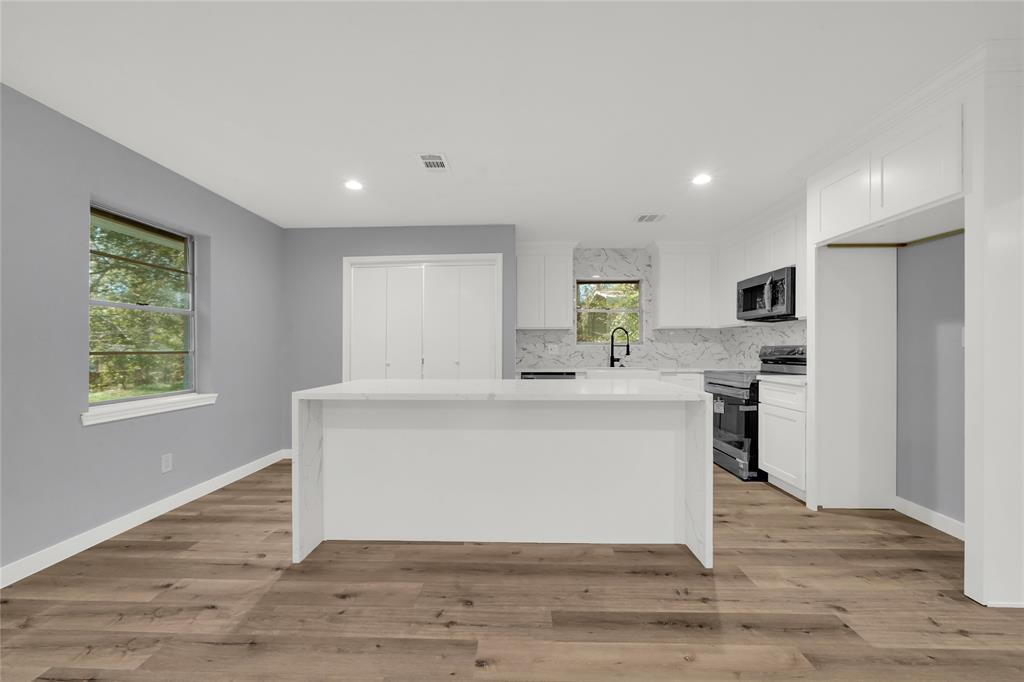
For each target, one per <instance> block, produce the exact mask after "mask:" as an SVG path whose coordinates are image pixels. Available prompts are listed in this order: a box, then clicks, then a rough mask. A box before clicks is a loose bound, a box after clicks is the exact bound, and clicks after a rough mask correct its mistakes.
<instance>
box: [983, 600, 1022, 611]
mask: <svg viewBox="0 0 1024 682" xmlns="http://www.w3.org/2000/svg"><path fill="white" fill-rule="evenodd" d="M985 606H988V607H989V608H993V609H1024V601H990V602H985Z"/></svg>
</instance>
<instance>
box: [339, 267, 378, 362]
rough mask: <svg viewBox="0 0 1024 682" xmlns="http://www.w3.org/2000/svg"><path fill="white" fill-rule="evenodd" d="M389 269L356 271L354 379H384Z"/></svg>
mask: <svg viewBox="0 0 1024 682" xmlns="http://www.w3.org/2000/svg"><path fill="white" fill-rule="evenodd" d="M387 278H388V271H387V268H382V267H379V268H374V267H366V268H352V276H351V278H350V281H349V286H350V287H352V291H351V292H350V293H349V296H348V300H349V301H351V306H352V314H351V318H350V324H351V327H352V329H351V333H350V334H349V343H350V344H351V346H352V347H351V348H350V349H349V358H350V366H349V376H347V377H345V380H346V381H352V380H354V379H383V378H384V377H385V376H386V374H385V367H384V363H385V362H386V357H385V348H386V347H387V316H386V311H387V291H388V287H387Z"/></svg>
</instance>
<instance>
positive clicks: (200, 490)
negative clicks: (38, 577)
mask: <svg viewBox="0 0 1024 682" xmlns="http://www.w3.org/2000/svg"><path fill="white" fill-rule="evenodd" d="M290 457H291V450H278V451H277V452H272V453H270V454H269V455H265V456H263V457H260V458H259V459H257V460H254V461H252V462H249V463H248V464H243V465H242V466H240V467H238V468H236V469H232V470H231V471H227V472H225V473H223V474H220V475H219V476H214V477H213V478H211V479H209V480H207V481H203V482H202V483H198V484H196V485H194V486H192V487H191V488H186V489H185V490H182V491H180V492H177V493H174V494H173V495H171V496H170V497H165V498H164V499H162V500H158V501H156V502H154V503H152V504H147V505H146V506H145V507H142V508H141V509H136V510H135V511H133V512H129V513H128V514H125V515H124V516H121V517H118V518H116V519H114V520H113V521H108V522H106V523H104V524H101V525H99V526H96V527H95V528H91V529H89V530H87V531H85V532H84V533H79V534H78V535H75V536H74V537H70V538H68V539H67V540H61V541H60V542H58V543H57V544H55V545H50V546H49V547H47V548H45V549H41V550H39V551H38V552H36V553H34V554H29V555H28V556H27V557H24V558H21V559H18V560H16V561H12V562H11V563H9V564H7V565H6V566H3V567H0V587H7V586H8V585H11V584H13V583H16V582H17V581H19V580H21V579H22V578H26V577H28V576H30V575H32V574H33V573H36V572H37V571H41V570H43V569H44V568H47V567H49V566H52V565H54V564H55V563H57V562H59V561H63V560H64V559H67V558H68V557H70V556H73V555H75V554H78V553H79V552H81V551H84V550H86V549H89V548H90V547H92V546H94V545H97V544H99V543H101V542H104V541H106V540H109V539H110V538H112V537H114V536H116V535H120V534H121V533H124V532H125V531H128V530H131V529H132V528H134V527H136V526H138V525H140V524H142V523H145V522H146V521H150V520H152V519H155V518H156V517H158V516H160V515H161V514H166V513H167V512H169V511H171V510H172V509H176V508H177V507H180V506H181V505H183V504H186V503H188V502H191V501H193V500H196V499H198V498H200V497H202V496H204V495H208V494H209V493H212V492H213V491H215V490H218V489H220V488H223V487H224V486H226V485H228V484H229V483H234V482H235V481H237V480H239V479H242V478H245V477H246V476H249V475H250V474H254V473H256V472H257V471H259V470H260V469H263V468H264V467H267V466H269V465H271V464H273V463H274V462H278V461H280V460H282V459H286V458H290Z"/></svg>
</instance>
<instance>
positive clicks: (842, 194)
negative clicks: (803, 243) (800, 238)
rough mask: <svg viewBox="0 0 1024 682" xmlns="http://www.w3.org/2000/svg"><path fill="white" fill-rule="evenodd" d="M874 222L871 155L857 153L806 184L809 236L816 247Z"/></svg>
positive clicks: (865, 151)
mask: <svg viewBox="0 0 1024 682" xmlns="http://www.w3.org/2000/svg"><path fill="white" fill-rule="evenodd" d="M869 222H871V154H870V153H869V152H868V151H867V150H863V151H857V152H856V153H854V154H851V155H850V156H848V157H846V158H845V159H843V160H841V161H839V162H838V163H835V164H833V165H832V166H831V167H829V168H828V169H826V170H825V171H824V172H822V173H820V174H819V175H818V176H816V177H814V178H812V179H811V180H810V181H809V182H808V183H807V233H808V235H810V238H811V240H813V241H814V243H816V244H817V243H821V242H824V241H827V240H829V239H831V238H832V237H836V236H839V235H841V234H845V233H846V232H849V231H850V230H853V229H856V228H858V227H860V226H862V225H867V224H868V223H869Z"/></svg>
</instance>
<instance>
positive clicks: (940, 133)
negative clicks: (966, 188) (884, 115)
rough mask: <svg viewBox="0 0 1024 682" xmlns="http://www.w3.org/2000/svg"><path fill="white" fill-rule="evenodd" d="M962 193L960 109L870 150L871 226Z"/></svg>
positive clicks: (908, 127)
mask: <svg viewBox="0 0 1024 682" xmlns="http://www.w3.org/2000/svg"><path fill="white" fill-rule="evenodd" d="M962 190H963V115H962V110H961V107H960V105H959V104H958V105H956V106H955V107H952V108H950V109H947V110H945V111H942V112H939V113H938V114H934V113H933V114H932V115H931V116H928V117H926V118H923V119H920V120H914V121H911V122H908V123H907V124H904V125H903V126H901V127H900V128H898V129H896V130H893V131H892V132H890V133H888V134H886V135H883V136H882V137H880V138H878V139H877V140H876V141H875V142H874V143H873V144H872V150H871V196H872V204H871V222H875V221H877V220H884V219H885V218H889V217H892V216H894V215H897V214H899V213H903V212H905V211H909V210H911V209H915V208H918V207H920V206H924V205H926V204H930V203H932V202H934V201H938V200H940V199H944V198H945V197H948V196H951V195H954V194H958V193H959V192H961V191H962Z"/></svg>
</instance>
